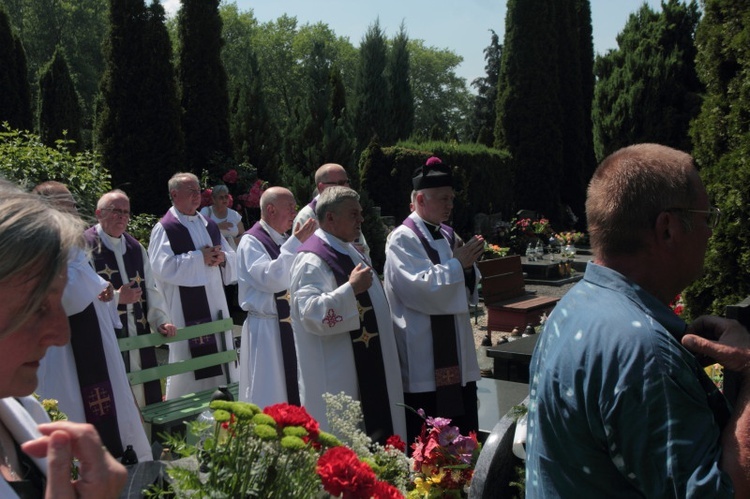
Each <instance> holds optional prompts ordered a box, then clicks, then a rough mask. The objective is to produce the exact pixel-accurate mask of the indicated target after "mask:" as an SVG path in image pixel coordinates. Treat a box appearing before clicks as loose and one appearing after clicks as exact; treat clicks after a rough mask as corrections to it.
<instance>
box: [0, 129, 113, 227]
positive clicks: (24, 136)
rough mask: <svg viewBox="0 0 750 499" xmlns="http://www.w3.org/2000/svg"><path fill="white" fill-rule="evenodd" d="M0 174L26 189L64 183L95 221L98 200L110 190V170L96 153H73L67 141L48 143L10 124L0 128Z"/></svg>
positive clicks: (81, 208) (85, 214)
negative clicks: (14, 128)
mask: <svg viewBox="0 0 750 499" xmlns="http://www.w3.org/2000/svg"><path fill="white" fill-rule="evenodd" d="M0 176H3V177H5V178H6V179H8V180H10V181H13V182H16V183H17V184H19V185H21V186H22V187H24V188H26V189H31V188H33V187H34V186H36V185H37V184H40V183H42V182H46V181H47V180H56V181H58V182H62V183H64V184H65V185H67V186H68V189H69V190H70V192H71V194H73V197H74V198H75V199H76V201H77V203H78V211H79V212H80V213H81V215H83V216H84V217H89V218H91V219H92V220H93V216H94V209H95V208H96V202H97V201H98V200H99V197H101V195H102V194H104V193H105V192H107V191H109V190H110V178H109V173H108V172H107V170H106V169H104V168H103V167H102V166H101V163H100V162H99V158H98V156H97V155H96V154H94V153H91V152H89V151H85V152H79V153H75V154H74V153H71V152H70V151H69V150H68V148H67V145H66V144H65V142H64V141H58V143H57V144H56V145H55V147H49V146H46V145H44V144H43V143H42V142H41V140H40V139H39V137H38V136H37V135H34V134H32V133H29V132H20V131H17V130H11V129H10V128H9V127H8V126H7V123H5V124H3V126H2V131H0Z"/></svg>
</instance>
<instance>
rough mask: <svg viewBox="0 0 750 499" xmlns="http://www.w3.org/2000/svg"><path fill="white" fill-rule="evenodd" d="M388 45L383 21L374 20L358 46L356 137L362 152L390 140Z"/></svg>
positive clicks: (358, 147) (358, 148)
mask: <svg viewBox="0 0 750 499" xmlns="http://www.w3.org/2000/svg"><path fill="white" fill-rule="evenodd" d="M386 55H387V46H386V39H385V34H384V33H383V30H382V29H380V22H379V21H378V20H376V21H375V23H374V24H372V25H370V27H369V28H368V29H367V32H366V33H365V36H364V38H363V39H362V43H361V44H360V47H359V71H358V73H357V81H356V86H355V99H356V111H355V116H354V134H355V136H356V138H357V150H363V149H364V148H365V146H366V145H367V144H369V142H370V141H371V140H372V139H373V138H375V139H376V140H378V139H379V138H380V137H382V138H387V137H388V135H389V133H390V132H389V131H388V127H389V125H390V123H389V120H388V109H389V101H388V87H387V84H386V79H385V67H386V60H387V59H386Z"/></svg>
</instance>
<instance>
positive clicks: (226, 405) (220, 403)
mask: <svg viewBox="0 0 750 499" xmlns="http://www.w3.org/2000/svg"><path fill="white" fill-rule="evenodd" d="M208 407H209V408H210V409H213V410H214V411H215V410H216V409H224V410H225V411H229V412H234V402H230V401H229V400H212V401H211V403H210V404H208Z"/></svg>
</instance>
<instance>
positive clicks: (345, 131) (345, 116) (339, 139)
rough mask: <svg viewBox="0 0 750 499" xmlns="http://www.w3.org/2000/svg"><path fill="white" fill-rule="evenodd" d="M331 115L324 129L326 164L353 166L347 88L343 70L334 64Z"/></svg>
mask: <svg viewBox="0 0 750 499" xmlns="http://www.w3.org/2000/svg"><path fill="white" fill-rule="evenodd" d="M330 86H331V103H330V114H329V117H328V119H327V120H326V122H325V124H324V127H323V157H324V158H326V162H329V163H338V164H340V165H351V164H352V163H353V161H354V139H353V136H352V133H353V132H352V127H351V121H350V119H349V108H348V107H347V99H346V88H345V86H344V80H343V77H342V75H341V69H340V68H339V66H338V65H336V64H334V65H333V66H332V67H331V73H330Z"/></svg>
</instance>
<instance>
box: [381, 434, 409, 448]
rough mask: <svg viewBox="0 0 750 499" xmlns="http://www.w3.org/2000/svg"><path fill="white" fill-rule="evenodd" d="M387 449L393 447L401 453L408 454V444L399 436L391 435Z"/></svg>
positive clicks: (386, 443) (386, 442)
mask: <svg viewBox="0 0 750 499" xmlns="http://www.w3.org/2000/svg"><path fill="white" fill-rule="evenodd" d="M385 446H386V448H388V447H393V448H394V449H397V450H400V451H401V452H406V442H404V441H403V440H401V437H399V436H398V435H391V436H390V437H388V439H387V440H386V441H385Z"/></svg>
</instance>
